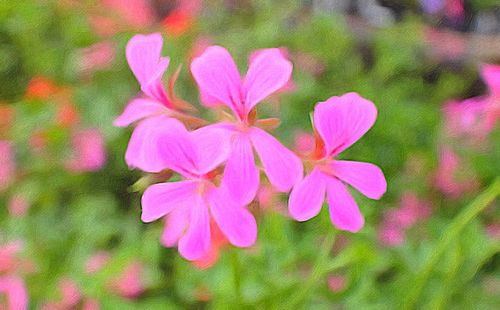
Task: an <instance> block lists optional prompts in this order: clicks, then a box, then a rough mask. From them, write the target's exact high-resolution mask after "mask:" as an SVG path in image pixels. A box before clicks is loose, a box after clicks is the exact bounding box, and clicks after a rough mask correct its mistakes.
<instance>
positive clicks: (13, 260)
mask: <svg viewBox="0 0 500 310" xmlns="http://www.w3.org/2000/svg"><path fill="white" fill-rule="evenodd" d="M22 249H23V243H22V242H21V241H12V242H9V243H7V244H5V245H3V246H2V247H0V273H13V272H15V271H16V270H17V268H18V267H19V266H20V262H19V259H18V258H17V254H18V253H19V252H20V251H21V250H22Z"/></svg>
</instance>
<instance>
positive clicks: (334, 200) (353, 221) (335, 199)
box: [326, 178, 365, 233]
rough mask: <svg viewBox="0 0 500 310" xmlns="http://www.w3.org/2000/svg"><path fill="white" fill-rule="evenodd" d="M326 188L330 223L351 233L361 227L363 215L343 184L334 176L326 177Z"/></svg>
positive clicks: (363, 221) (363, 222)
mask: <svg viewBox="0 0 500 310" xmlns="http://www.w3.org/2000/svg"><path fill="white" fill-rule="evenodd" d="M326 190H327V193H328V195H327V196H328V204H329V205H330V219H331V220H332V223H333V224H334V225H335V226H336V227H337V228H338V229H341V230H347V231H350V232H353V233H354V232H358V231H359V230H360V229H361V228H363V225H364V224H365V220H364V218H363V215H361V213H360V212H359V208H358V205H357V204H356V201H354V198H353V197H352V196H351V194H350V193H349V192H348V191H347V188H346V187H345V185H344V184H342V182H341V181H339V180H337V179H336V178H328V180H327V185H326Z"/></svg>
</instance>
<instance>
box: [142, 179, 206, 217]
mask: <svg viewBox="0 0 500 310" xmlns="http://www.w3.org/2000/svg"><path fill="white" fill-rule="evenodd" d="M197 189H198V182H197V181H179V182H170V183H159V184H154V185H151V186H150V187H148V188H147V189H146V191H145V192H144V194H143V195H142V200H141V204H142V216H141V219H142V221H143V222H146V223H148V222H152V221H156V220H157V219H159V218H160V217H162V216H165V215H166V214H168V213H170V212H171V211H172V210H174V209H175V208H182V207H187V206H190V205H191V204H192V203H193V196H194V195H196V190H197Z"/></svg>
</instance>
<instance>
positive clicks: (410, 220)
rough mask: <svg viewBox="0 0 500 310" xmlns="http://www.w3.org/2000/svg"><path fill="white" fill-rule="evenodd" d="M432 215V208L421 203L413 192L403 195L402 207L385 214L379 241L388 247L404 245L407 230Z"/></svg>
mask: <svg viewBox="0 0 500 310" xmlns="http://www.w3.org/2000/svg"><path fill="white" fill-rule="evenodd" d="M430 214H431V208H430V206H429V204H428V203H427V202H426V201H421V200H420V199H419V198H418V197H417V196H416V195H415V193H413V192H405V193H403V195H402V197H401V203H400V207H399V208H398V209H391V210H388V211H387V212H386V213H385V214H384V219H383V221H382V225H381V228H380V230H379V240H380V241H381V242H382V243H383V244H385V245H387V246H398V245H401V244H403V243H404V241H405V232H406V230H407V229H409V228H411V227H413V226H414V225H415V224H416V223H418V222H419V221H422V220H424V219H426V218H428V217H429V216H430Z"/></svg>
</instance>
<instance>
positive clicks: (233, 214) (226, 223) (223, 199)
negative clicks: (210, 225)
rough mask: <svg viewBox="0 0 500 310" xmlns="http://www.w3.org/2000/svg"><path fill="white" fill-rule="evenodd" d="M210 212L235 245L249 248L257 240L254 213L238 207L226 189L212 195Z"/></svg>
mask: <svg viewBox="0 0 500 310" xmlns="http://www.w3.org/2000/svg"><path fill="white" fill-rule="evenodd" d="M210 202H211V205H210V207H211V208H210V211H211V212H212V216H213V218H214V220H215V222H217V225H218V226H219V228H220V230H221V231H222V232H223V233H224V235H225V236H226V237H227V238H228V239H229V242H231V243H232V244H233V245H235V246H238V247H248V246H251V245H252V244H254V243H255V239H256V238H257V223H256V222H255V218H254V217H253V215H252V213H250V212H249V211H248V210H247V209H246V208H245V207H244V206H241V205H238V204H237V203H235V202H234V201H233V199H232V198H231V197H230V195H228V193H227V189H225V188H224V187H221V188H218V189H215V190H213V191H212V192H211V193H210Z"/></svg>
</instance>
